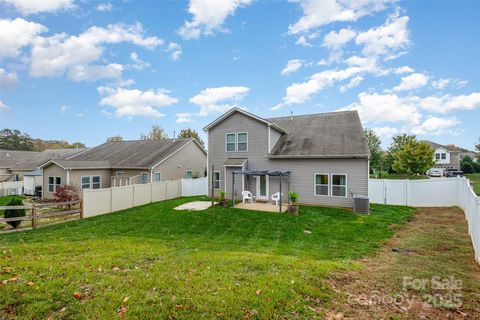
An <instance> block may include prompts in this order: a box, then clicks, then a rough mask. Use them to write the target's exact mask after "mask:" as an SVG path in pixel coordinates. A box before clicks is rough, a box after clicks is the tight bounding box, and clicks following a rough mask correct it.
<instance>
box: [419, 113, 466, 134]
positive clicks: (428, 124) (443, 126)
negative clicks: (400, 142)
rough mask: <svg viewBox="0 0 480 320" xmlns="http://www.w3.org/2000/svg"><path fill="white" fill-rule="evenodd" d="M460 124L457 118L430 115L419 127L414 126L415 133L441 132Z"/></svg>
mask: <svg viewBox="0 0 480 320" xmlns="http://www.w3.org/2000/svg"><path fill="white" fill-rule="evenodd" d="M458 124H460V121H458V120H457V119H456V118H454V117H452V118H439V117H433V116H430V117H428V118H427V120H425V121H424V122H422V124H420V125H419V126H417V127H414V128H412V133H414V134H441V133H443V132H445V131H446V130H447V129H449V128H451V127H454V126H456V125H458Z"/></svg>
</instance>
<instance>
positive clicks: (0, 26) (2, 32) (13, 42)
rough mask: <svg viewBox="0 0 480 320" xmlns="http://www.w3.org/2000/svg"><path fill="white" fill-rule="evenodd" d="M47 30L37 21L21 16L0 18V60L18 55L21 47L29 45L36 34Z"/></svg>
mask: <svg viewBox="0 0 480 320" xmlns="http://www.w3.org/2000/svg"><path fill="white" fill-rule="evenodd" d="M47 30H48V29H47V28H46V27H45V26H43V25H41V24H39V23H35V22H30V21H26V20H24V19H22V18H16V19H15V20H8V19H0V60H1V59H2V58H7V57H9V58H16V57H18V56H19V55H20V53H21V49H22V48H23V47H26V46H29V45H30V44H31V43H32V42H33V40H34V39H35V38H36V36H37V35H38V34H40V33H42V32H46V31H47Z"/></svg>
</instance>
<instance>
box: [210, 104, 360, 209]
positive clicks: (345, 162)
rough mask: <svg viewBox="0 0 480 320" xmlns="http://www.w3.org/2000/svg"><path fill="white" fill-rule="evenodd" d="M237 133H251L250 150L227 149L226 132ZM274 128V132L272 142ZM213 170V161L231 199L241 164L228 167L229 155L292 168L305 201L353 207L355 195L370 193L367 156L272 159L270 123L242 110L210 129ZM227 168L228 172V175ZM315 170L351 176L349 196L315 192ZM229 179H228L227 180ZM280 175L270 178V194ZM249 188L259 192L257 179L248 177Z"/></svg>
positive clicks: (260, 165)
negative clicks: (235, 174)
mask: <svg viewBox="0 0 480 320" xmlns="http://www.w3.org/2000/svg"><path fill="white" fill-rule="evenodd" d="M234 132H248V152H226V151H225V134H226V133H234ZM274 132H276V131H275V130H274V129H273V128H272V129H271V132H270V139H271V140H270V142H271V146H272V147H273V143H272V136H274V135H272V133H274ZM274 138H275V139H278V137H277V136H275V137H274ZM208 152H209V165H208V167H209V169H210V168H211V165H212V164H213V165H214V167H215V169H214V170H215V171H220V189H221V190H225V191H226V196H227V198H231V196H232V195H231V192H232V191H231V179H232V177H231V171H232V170H240V169H241V168H239V167H234V168H226V170H225V169H224V167H223V164H224V162H225V160H226V159H228V158H247V159H248V162H247V167H246V168H245V169H249V170H272V171H273V170H282V171H287V170H290V171H292V175H291V188H290V189H291V191H296V192H297V193H298V194H299V202H301V203H305V204H314V205H325V206H338V207H352V196H353V195H368V160H367V159H276V160H273V159H268V158H267V154H268V126H267V125H266V124H264V123H262V122H260V121H257V120H255V119H252V118H250V117H247V116H245V115H243V114H241V113H238V112H236V113H233V114H232V115H231V116H230V117H228V118H226V119H225V120H224V121H222V122H221V123H220V124H218V125H217V126H215V127H213V128H211V129H210V130H209V132H208ZM225 171H226V172H227V174H226V175H225ZM314 173H328V174H331V173H341V174H346V175H347V195H348V196H347V197H346V198H338V197H331V196H328V197H325V196H315V194H314ZM237 178H238V182H237V183H236V186H235V188H236V197H239V196H240V194H241V192H242V189H241V179H242V178H241V176H240V175H237V176H236V179H237ZM282 179H283V180H284V182H283V184H282V189H283V190H282V191H283V193H284V196H285V197H286V196H287V178H286V177H284V178H282ZM225 181H227V182H225ZM278 184H279V181H278V177H270V178H269V190H268V195H269V196H271V195H272V194H273V193H275V192H277V191H278V189H279V185H278ZM245 189H247V190H249V191H251V192H252V194H254V195H255V194H256V190H255V189H256V188H255V178H254V177H250V178H249V179H246V178H245Z"/></svg>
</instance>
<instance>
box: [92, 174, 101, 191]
mask: <svg viewBox="0 0 480 320" xmlns="http://www.w3.org/2000/svg"><path fill="white" fill-rule="evenodd" d="M101 187H102V182H101V178H100V176H93V177H92V189H100V188H101Z"/></svg>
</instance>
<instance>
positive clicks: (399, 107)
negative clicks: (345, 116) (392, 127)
mask: <svg viewBox="0 0 480 320" xmlns="http://www.w3.org/2000/svg"><path fill="white" fill-rule="evenodd" d="M358 99H359V101H358V102H355V103H352V104H350V105H349V106H347V107H345V108H342V110H357V111H358V113H359V114H360V118H361V119H362V121H364V122H367V123H368V122H373V123H380V122H401V123H407V124H409V125H411V126H414V125H418V124H419V123H420V119H421V116H422V115H421V113H420V112H419V110H418V108H417V107H416V104H415V103H414V102H413V101H412V99H409V98H402V97H398V96H397V95H394V94H378V93H366V92H362V93H360V94H359V95H358Z"/></svg>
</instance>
